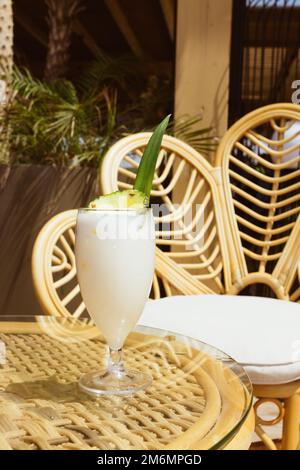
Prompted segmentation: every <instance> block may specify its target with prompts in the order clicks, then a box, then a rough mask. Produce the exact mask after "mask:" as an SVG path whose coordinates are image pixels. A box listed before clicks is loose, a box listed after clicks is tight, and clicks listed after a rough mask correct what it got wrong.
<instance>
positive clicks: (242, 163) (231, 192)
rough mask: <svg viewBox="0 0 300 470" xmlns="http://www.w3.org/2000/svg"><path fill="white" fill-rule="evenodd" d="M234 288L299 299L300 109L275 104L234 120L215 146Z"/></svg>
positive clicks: (299, 107)
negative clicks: (258, 286) (265, 288)
mask: <svg viewBox="0 0 300 470" xmlns="http://www.w3.org/2000/svg"><path fill="white" fill-rule="evenodd" d="M216 165H217V166H218V167H220V169H221V174H222V191H223V195H224V197H223V198H222V203H223V204H224V213H225V214H226V216H225V218H224V224H225V230H226V234H227V241H228V251H229V253H230V260H231V271H232V280H233V285H232V288H231V289H230V293H238V292H239V291H240V290H242V289H243V288H244V287H246V286H247V285H249V284H253V283H262V284H267V285H269V286H270V287H271V288H272V290H273V291H274V292H275V294H276V295H277V297H279V298H283V299H291V300H295V301H296V300H299V298H300V289H299V272H298V270H299V262H300V216H299V212H300V106H298V105H294V104H285V103H281V104H274V105H270V106H265V107H262V108H260V109H257V110H255V111H253V112H251V113H249V114H247V115H246V116H244V117H243V118H242V119H240V120H239V121H237V122H236V123H235V124H234V125H233V126H232V127H231V128H230V129H229V130H228V131H227V133H226V134H225V135H224V137H223V139H222V141H221V142H220V145H219V148H218V152H217V157H216Z"/></svg>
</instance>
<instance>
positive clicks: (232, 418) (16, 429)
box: [0, 316, 252, 450]
mask: <svg viewBox="0 0 300 470" xmlns="http://www.w3.org/2000/svg"><path fill="white" fill-rule="evenodd" d="M0 341H1V343H0V344H1V348H0V361H1V364H0V449H28V450H29V449H103V450H104V449H107V450H112V449H211V448H212V449H222V448H224V447H226V446H228V445H230V442H232V440H233V439H234V436H235V435H236V434H237V433H238V432H239V431H240V429H241V428H242V427H243V423H244V422H245V420H246V419H247V416H248V414H249V411H250V410H251V404H252V388H251V383H250V381H249V379H248V376H247V375H246V373H245V371H244V370H243V368H242V367H241V366H240V365H239V364H237V363H236V362H235V361H234V360H233V359H232V358H230V357H229V356H227V355H226V354H225V353H223V352H221V351H219V350H217V349H215V348H213V347H211V346H209V345H208V344H205V343H202V342H200V341H196V340H194V339H192V338H189V337H185V336H180V335H177V334H174V333H171V332H168V331H163V330H158V329H154V328H147V327H137V328H136V330H135V331H134V332H133V333H131V334H130V335H129V336H128V339H127V341H126V343H125V347H124V355H125V360H126V362H127V363H128V365H129V366H130V367H132V368H134V369H137V370H139V371H141V372H146V373H148V374H150V375H151V377H152V384H151V386H150V387H149V388H147V389H146V390H145V391H142V392H138V393H136V394H134V395H132V396H129V397H121V396H100V397H98V398H96V397H91V396H89V395H87V394H85V393H83V392H82V391H80V389H79V387H78V380H79V378H80V377H81V375H82V374H84V373H85V372H86V371H88V370H90V369H91V368H93V369H95V368H97V367H103V366H105V361H106V360H107V347H106V345H105V341H104V338H102V337H101V335H100V334H99V331H98V330H97V329H96V327H95V326H93V325H92V324H91V323H88V322H84V321H80V322H79V321H78V320H73V319H66V318H57V317H45V316H44V317H41V316H40V317H16V318H12V317H7V318H5V317H2V319H1V322H0Z"/></svg>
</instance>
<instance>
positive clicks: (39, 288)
mask: <svg viewBox="0 0 300 470" xmlns="http://www.w3.org/2000/svg"><path fill="white" fill-rule="evenodd" d="M76 216H77V211H76V210H71V211H65V212H62V213H60V214H58V215H56V216H54V217H53V218H52V219H51V220H50V221H49V222H48V223H47V224H46V225H45V226H44V227H43V229H42V230H41V232H40V234H39V235H38V237H37V239H36V241H35V245H34V249H33V254H32V273H33V282H34V285H35V289H36V293H37V296H38V299H39V301H40V304H41V306H42V308H43V310H44V311H45V312H46V313H47V314H49V315H55V316H63V317H69V316H70V315H72V317H74V318H83V317H87V316H88V314H87V311H86V308H85V305H84V303H83V300H82V297H81V294H80V289H79V285H78V281H77V271H76V264H75V253H74V248H75V225H76Z"/></svg>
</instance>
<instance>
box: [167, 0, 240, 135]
mask: <svg viewBox="0 0 300 470" xmlns="http://www.w3.org/2000/svg"><path fill="white" fill-rule="evenodd" d="M177 5H178V6H177V38H176V40H177V46H176V78H175V115H176V116H177V117H180V116H182V115H184V114H190V115H196V114H199V113H201V112H202V111H203V125H204V126H214V127H215V129H216V132H217V134H218V135H219V136H221V135H222V134H223V133H224V132H225V130H226V129H227V119H228V81H229V59H230V37H231V13H232V12H231V9H232V0H222V1H220V0H178V3H177Z"/></svg>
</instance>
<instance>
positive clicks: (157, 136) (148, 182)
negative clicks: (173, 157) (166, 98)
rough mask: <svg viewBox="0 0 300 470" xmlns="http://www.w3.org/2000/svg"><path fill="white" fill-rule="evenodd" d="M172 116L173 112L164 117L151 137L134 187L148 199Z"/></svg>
mask: <svg viewBox="0 0 300 470" xmlns="http://www.w3.org/2000/svg"><path fill="white" fill-rule="evenodd" d="M170 116H171V114H169V115H168V116H166V117H165V118H164V120H163V121H162V122H161V123H160V124H159V125H158V126H157V128H156V129H155V131H154V132H153V134H152V136H151V137H150V140H149V142H148V144H147V146H146V148H145V151H144V153H143V156H142V159H141V161H140V165H139V168H138V172H137V175H136V179H135V183H134V189H136V190H137V191H141V192H142V193H144V194H145V195H146V197H147V198H148V199H149V198H150V192H151V188H152V182H153V178H154V172H155V166H156V161H157V157H158V154H159V151H160V147H161V142H162V138H163V135H164V133H165V131H166V128H167V126H168V124H169V119H170Z"/></svg>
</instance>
